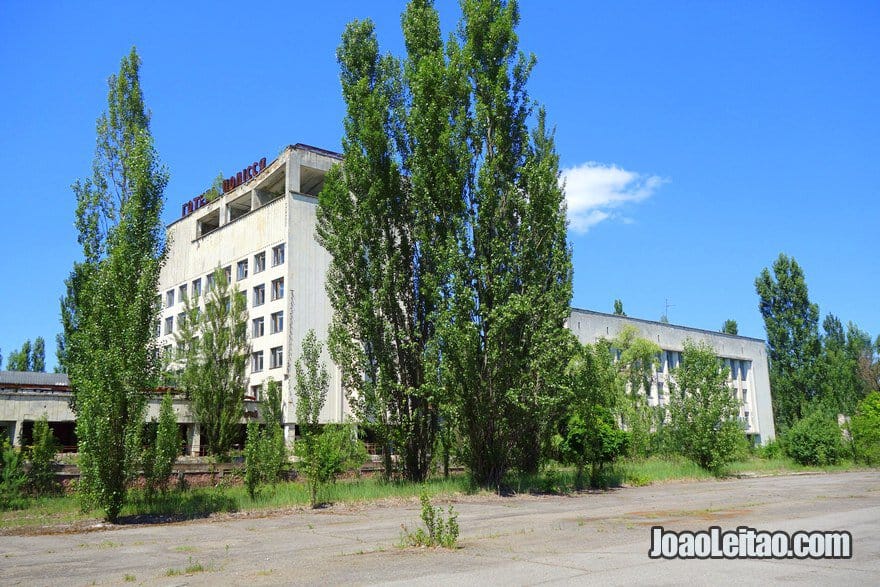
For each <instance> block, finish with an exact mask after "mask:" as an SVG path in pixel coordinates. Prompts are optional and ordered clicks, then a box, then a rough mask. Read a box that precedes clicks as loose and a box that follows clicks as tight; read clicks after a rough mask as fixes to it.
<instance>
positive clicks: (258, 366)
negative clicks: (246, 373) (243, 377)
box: [251, 351, 263, 373]
mask: <svg viewBox="0 0 880 587" xmlns="http://www.w3.org/2000/svg"><path fill="white" fill-rule="evenodd" d="M262 370H263V351H257V352H255V353H251V371H253V372H254V373H259V372H260V371H262Z"/></svg>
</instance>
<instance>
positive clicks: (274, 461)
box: [260, 378, 287, 482]
mask: <svg viewBox="0 0 880 587" xmlns="http://www.w3.org/2000/svg"><path fill="white" fill-rule="evenodd" d="M260 408H261V409H260V413H261V415H262V416H263V422H264V424H265V431H264V437H265V439H264V445H263V450H262V460H263V468H264V470H265V477H266V480H267V481H270V482H275V481H278V480H279V479H281V476H282V474H283V473H284V469H285V467H286V465H287V443H286V442H285V441H284V428H283V427H282V424H283V423H284V416H283V414H282V409H281V384H280V383H279V382H277V381H275V380H274V379H271V378H270V379H269V380H268V381H267V382H266V393H265V398H264V399H263V400H262V401H261V402H260Z"/></svg>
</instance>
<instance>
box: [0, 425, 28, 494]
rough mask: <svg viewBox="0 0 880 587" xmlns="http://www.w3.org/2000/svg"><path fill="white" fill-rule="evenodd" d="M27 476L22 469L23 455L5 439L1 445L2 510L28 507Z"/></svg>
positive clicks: (0, 486) (0, 482)
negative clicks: (25, 491)
mask: <svg viewBox="0 0 880 587" xmlns="http://www.w3.org/2000/svg"><path fill="white" fill-rule="evenodd" d="M26 483H27V476H26V475H25V473H24V470H23V467H22V458H21V453H20V452H18V451H17V450H15V448H13V446H12V445H11V444H10V443H9V439H7V438H4V439H3V441H2V444H0V510H14V509H19V508H23V507H25V506H26V505H27V498H26V497H25V495H24V493H23V490H24V487H25V484H26Z"/></svg>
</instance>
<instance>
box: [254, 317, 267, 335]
mask: <svg viewBox="0 0 880 587" xmlns="http://www.w3.org/2000/svg"><path fill="white" fill-rule="evenodd" d="M263 322H264V320H263V318H254V319H253V320H252V321H251V337H252V338H259V337H261V336H263V331H264V324H263Z"/></svg>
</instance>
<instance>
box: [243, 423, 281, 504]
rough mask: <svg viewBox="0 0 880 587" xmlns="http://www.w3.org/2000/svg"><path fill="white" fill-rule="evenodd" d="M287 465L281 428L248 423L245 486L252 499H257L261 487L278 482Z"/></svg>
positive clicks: (274, 425) (273, 425) (245, 451)
mask: <svg viewBox="0 0 880 587" xmlns="http://www.w3.org/2000/svg"><path fill="white" fill-rule="evenodd" d="M286 464H287V446H286V445H285V443H284V433H283V431H282V430H281V427H280V426H278V425H277V424H275V423H270V424H269V425H268V426H267V427H266V428H265V429H263V428H261V427H260V425H259V424H258V423H257V422H250V423H248V425H247V442H246V443H245V447H244V466H245V472H244V485H245V488H246V489H247V492H248V495H250V497H251V499H256V497H257V495H258V494H259V490H260V486H261V485H264V484H266V483H274V482H276V481H278V480H279V479H280V478H281V474H282V472H283V471H284V467H285V465H286Z"/></svg>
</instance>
